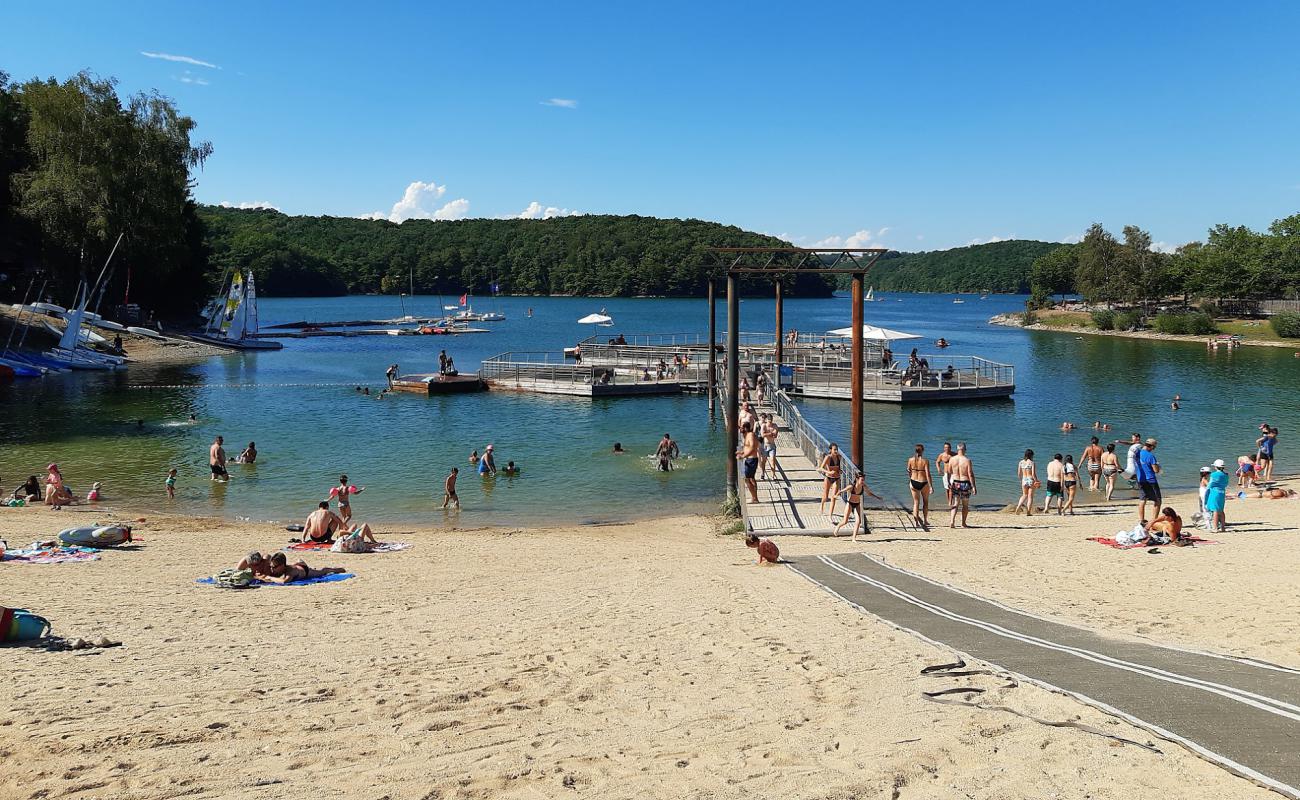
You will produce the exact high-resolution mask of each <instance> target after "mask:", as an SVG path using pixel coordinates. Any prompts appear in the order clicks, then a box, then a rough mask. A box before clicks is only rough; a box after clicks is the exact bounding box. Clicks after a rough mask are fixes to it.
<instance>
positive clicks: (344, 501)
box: [330, 475, 366, 523]
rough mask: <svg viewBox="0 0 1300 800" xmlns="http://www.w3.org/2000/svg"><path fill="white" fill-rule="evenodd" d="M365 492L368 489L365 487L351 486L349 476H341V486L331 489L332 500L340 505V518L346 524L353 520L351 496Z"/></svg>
mask: <svg viewBox="0 0 1300 800" xmlns="http://www.w3.org/2000/svg"><path fill="white" fill-rule="evenodd" d="M365 490H366V487H364V486H360V487H358V486H349V485H348V476H347V475H340V476H339V485H338V486H335V487H334V488H333V489H330V499H332V500H334V501H335V502H337V503H338V506H339V517H341V518H342V519H343V522H345V523H346V522H347V521H348V520H350V519H352V500H351V496H352V495H354V494H361V493H362V492H364V491H365Z"/></svg>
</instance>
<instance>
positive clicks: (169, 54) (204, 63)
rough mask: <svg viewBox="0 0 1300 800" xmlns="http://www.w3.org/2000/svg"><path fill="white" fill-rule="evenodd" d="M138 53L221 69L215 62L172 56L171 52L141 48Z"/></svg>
mask: <svg viewBox="0 0 1300 800" xmlns="http://www.w3.org/2000/svg"><path fill="white" fill-rule="evenodd" d="M140 55H142V56H144V57H145V58H161V59H162V60H163V61H175V62H177V63H180V64H193V65H194V66H196V67H207V68H208V69H221V67H218V66H217V65H216V64H213V63H211V62H209V61H200V60H199V59H197V58H191V57H189V56H174V55H172V54H171V53H150V52H149V51H148V50H141V51H140Z"/></svg>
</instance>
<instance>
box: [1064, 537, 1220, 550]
mask: <svg viewBox="0 0 1300 800" xmlns="http://www.w3.org/2000/svg"><path fill="white" fill-rule="evenodd" d="M1184 538H1186V539H1187V541H1189V542H1191V543H1192V544H1223V542H1216V541H1214V540H1213V539H1202V538H1200V537H1199V536H1187V537H1184ZM1088 541H1090V542H1096V543H1097V544H1104V545H1106V546H1107V547H1113V548H1115V549H1116V550H1137V549H1141V548H1143V547H1150V546H1151V545H1146V544H1120V543H1119V542H1117V541H1115V540H1114V539H1113V538H1111V537H1108V536H1089V537H1088Z"/></svg>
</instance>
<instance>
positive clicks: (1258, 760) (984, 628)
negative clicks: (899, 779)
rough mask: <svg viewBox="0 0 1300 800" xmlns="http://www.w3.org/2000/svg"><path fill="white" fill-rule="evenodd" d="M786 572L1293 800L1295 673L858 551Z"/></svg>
mask: <svg viewBox="0 0 1300 800" xmlns="http://www.w3.org/2000/svg"><path fill="white" fill-rule="evenodd" d="M790 568H791V569H793V570H794V571H795V572H798V573H799V574H801V575H803V576H804V577H806V578H808V579H809V580H811V581H813V582H814V583H816V584H818V585H820V586H821V587H823V588H824V589H826V590H827V591H829V592H830V593H832V594H834V595H835V596H837V597H839V598H840V599H842V600H844V601H846V602H848V603H850V604H852V605H854V606H855V607H857V608H858V609H859V610H861V611H863V612H865V613H868V614H872V615H874V616H876V617H879V618H880V619H882V620H884V621H885V622H887V623H889V624H891V625H893V626H895V627H898V628H901V629H903V630H905V631H908V632H910V633H913V634H915V635H917V636H920V637H922V638H924V639H927V640H930V641H933V642H936V643H938V644H940V645H944V646H947V647H950V648H952V649H954V650H956V651H958V652H960V653H962V654H966V655H969V656H971V657H974V658H977V659H979V660H981V661H986V662H989V663H991V664H995V665H998V666H999V667H1001V668H1003V669H1006V670H1008V671H1010V672H1012V673H1015V674H1017V675H1020V676H1022V677H1024V678H1025V679H1027V680H1029V681H1031V682H1034V683H1038V684H1042V685H1046V686H1049V687H1051V688H1055V689H1060V690H1062V691H1064V692H1066V693H1068V694H1071V695H1073V696H1075V697H1076V698H1078V699H1080V700H1082V701H1083V702H1085V703H1088V704H1089V705H1092V706H1095V707H1098V708H1101V709H1103V710H1106V711H1108V712H1110V713H1116V714H1118V715H1119V716H1121V717H1124V718H1125V719H1127V720H1128V721H1130V722H1133V723H1135V724H1137V725H1139V726H1140V727H1143V728H1146V729H1148V730H1150V731H1152V732H1153V733H1154V734H1156V735H1157V736H1160V737H1162V738H1165V739H1168V740H1171V741H1175V742H1178V743H1180V744H1182V745H1184V746H1186V747H1188V748H1190V749H1192V750H1194V751H1195V752H1197V753H1199V754H1200V755H1202V756H1203V757H1205V758H1207V759H1209V760H1211V761H1213V762H1215V763H1217V764H1219V765H1221V766H1223V767H1225V768H1227V769H1229V770H1231V771H1233V772H1235V773H1237V774H1239V775H1242V776H1243V777H1246V778H1249V779H1251V780H1254V781H1256V782H1258V783H1260V784H1263V785H1265V786H1268V787H1270V788H1272V789H1274V790H1276V791H1278V792H1281V793H1283V794H1286V795H1288V796H1290V797H1295V798H1300V789H1297V788H1296V787H1297V786H1300V671H1298V670H1292V669H1288V668H1285V667H1279V666H1275V665H1272V664H1266V663H1263V662H1256V661H1251V660H1246V659H1238V658H1232V657H1225V656H1218V655H1214V654H1210V653H1202V652H1195V651H1189V650H1180V649H1177V648H1171V647H1161V646H1158V645H1153V644H1143V643H1140V642H1131V641H1125V640H1121V639H1115V638H1111V637H1108V636H1103V635H1101V634H1098V633H1095V632H1093V631H1089V630H1086V629H1083V628H1076V627H1072V626H1069V625H1064V624H1060V623H1056V622H1051V621H1048V620H1045V619H1041V618H1039V617H1036V616H1033V615H1031V614H1027V613H1024V612H1020V611H1017V610H1015V609H1012V608H1009V607H1007V606H1004V605H1001V604H999V603H995V602H992V601H989V600H984V599H982V598H979V597H976V596H974V595H972V594H969V593H967V592H963V591H961V590H958V589H955V588H952V587H948V586H945V585H943V584H940V583H937V582H935V581H931V580H929V579H927V578H924V577H921V576H919V575H916V574H913V573H909V572H906V571H904V570H901V569H898V568H896V567H891V566H889V565H888V564H886V563H884V562H883V561H881V560H879V559H877V558H875V557H873V556H869V555H866V554H863V553H854V554H849V555H834V556H800V557H797V558H793V559H790ZM1153 602H1154V601H1153Z"/></svg>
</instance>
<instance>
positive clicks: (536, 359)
mask: <svg viewBox="0 0 1300 800" xmlns="http://www.w3.org/2000/svg"><path fill="white" fill-rule="evenodd" d="M479 375H480V376H481V377H482V378H483V380H484V381H485V382H486V383H487V384H488V385H489V386H490V387H491V388H492V389H494V390H495V389H505V390H510V391H518V392H535V393H537V394H563V395H570V396H575V397H593V398H594V397H644V396H647V395H664V394H681V393H682V392H684V391H686V390H687V389H693V388H695V385H696V384H697V383H698V380H692V379H689V378H688V377H687V376H683V375H667V374H664V375H660V373H659V372H658V371H657V370H656V371H653V372H652V371H649V370H648V369H647V368H636V367H634V366H631V365H625V366H621V367H620V366H597V365H590V364H575V363H571V362H570V363H566V362H565V361H564V359H563V358H562V357H557V356H556V355H555V354H554V353H544V352H512V353H502V354H500V355H497V356H493V357H492V358H489V359H487V360H485V361H484V362H483V363H482V364H481V365H480V366H479Z"/></svg>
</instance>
